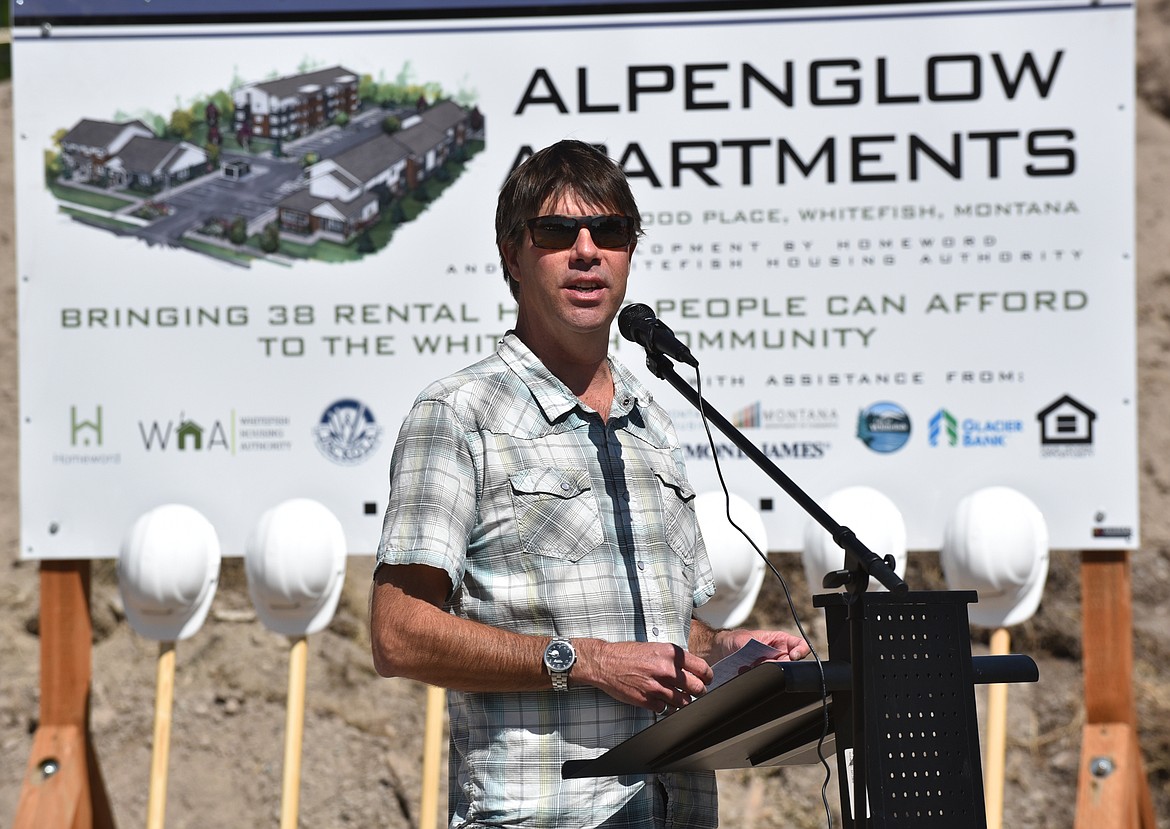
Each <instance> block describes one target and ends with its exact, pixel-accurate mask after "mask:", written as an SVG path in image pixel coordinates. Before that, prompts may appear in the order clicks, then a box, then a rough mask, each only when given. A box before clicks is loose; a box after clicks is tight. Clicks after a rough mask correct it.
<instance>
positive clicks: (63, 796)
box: [12, 560, 114, 829]
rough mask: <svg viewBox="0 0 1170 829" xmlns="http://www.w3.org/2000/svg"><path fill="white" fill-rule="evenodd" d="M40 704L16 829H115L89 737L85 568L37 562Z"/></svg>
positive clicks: (88, 628) (89, 641) (89, 639)
mask: <svg viewBox="0 0 1170 829" xmlns="http://www.w3.org/2000/svg"><path fill="white" fill-rule="evenodd" d="M40 578H41V584H40V588H41V610H40V639H41V703H40V723H39V725H38V727H37V733H36V736H35V737H34V738H33V745H32V752H31V754H30V755H29V761H28V766H27V769H26V771H25V777H24V783H23V784H22V786H21V790H20V803H19V805H18V806H17V810H16V818H15V820H14V821H13V823H12V826H13V829H113V826H114V818H113V812H112V811H111V809H110V802H109V797H108V795H107V794H106V787H105V782H104V781H103V779H102V774H101V769H100V767H99V766H98V761H97V754H96V753H95V752H94V750H93V743H92V742H91V740H90V736H89V686H90V679H91V676H92V666H93V622H92V621H91V618H90V610H89V581H90V563H89V562H88V561H84V560H78V561H43V562H41V573H40Z"/></svg>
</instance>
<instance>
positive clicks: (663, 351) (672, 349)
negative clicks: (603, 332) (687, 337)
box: [618, 302, 699, 368]
mask: <svg viewBox="0 0 1170 829" xmlns="http://www.w3.org/2000/svg"><path fill="white" fill-rule="evenodd" d="M618 331H619V332H620V333H621V335H622V336H623V337H625V338H626V339H627V340H629V341H630V342H632V343H637V344H638V345H640V346H642V348H644V349H646V351H647V353H649V354H660V355H662V356H663V357H670V358H671V359H672V360H678V361H679V362H680V363H686V364H687V365H689V366H694V367H695V368H698V367H699V361H698V360H696V359H695V356H694V355H693V354H691V350H690V349H689V348H687V347H686V346H685V345H683V344H682V343H681V342H680V341H679V339H678V337H676V336H675V335H674V332H673V331H671V330H670V328H668V327H667V326H666V323H664V322H662V321H661V320H660V319H658V317H656V316H654V311H653V309H651V308H650V306H649V305H643V304H642V303H640V302H636V303H634V304H633V305H627V306H626V307H625V308H623V309H622V312H621V313H620V314H618Z"/></svg>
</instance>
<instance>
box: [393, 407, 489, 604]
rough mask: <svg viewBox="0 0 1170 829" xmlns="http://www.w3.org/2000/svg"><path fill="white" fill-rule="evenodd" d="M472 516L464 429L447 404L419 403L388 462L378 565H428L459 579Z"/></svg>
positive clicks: (470, 470)
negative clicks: (386, 489) (388, 485)
mask: <svg viewBox="0 0 1170 829" xmlns="http://www.w3.org/2000/svg"><path fill="white" fill-rule="evenodd" d="M475 515H476V495H475V472H474V463H473V462H472V457H471V451H470V448H469V445H468V440H467V434H466V430H465V429H464V428H463V426H462V424H461V423H460V422H459V419H458V417H457V416H456V414H455V412H454V411H453V410H452V409H451V407H450V406H449V405H447V404H446V403H443V402H442V401H437V400H420V401H418V402H417V403H416V404H415V405H414V407H413V408H412V409H411V411H410V414H408V415H407V417H406V420H405V421H404V422H403V424H402V429H401V431H400V432H399V433H398V441H397V442H396V443H395V445H394V454H393V456H392V458H391V460H390V497H389V499H388V502H387V504H386V515H385V519H384V520H383V523H382V537H381V540H380V542H379V544H378V555H377V563H378V565H381V564H426V565H429V566H431V567H437V568H439V569H442V570H445V571H446V572H447V575H448V576H449V577H450V579H451V586H452V588H455V587H456V586H457V585H458V584H459V583H460V581H462V579H463V573H464V570H465V566H466V558H467V542H468V539H469V537H470V535H471V530H472V526H473V524H474V521H475Z"/></svg>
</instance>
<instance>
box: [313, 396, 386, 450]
mask: <svg viewBox="0 0 1170 829" xmlns="http://www.w3.org/2000/svg"><path fill="white" fill-rule="evenodd" d="M313 438H314V440H315V441H316V443H317V448H318V449H320V450H321V454H322V455H324V456H325V457H327V458H328V459H329V460H331V461H333V462H334V463H338V464H341V465H343V466H352V465H353V464H358V463H361V462H362V461H364V460H366V459H367V458H369V457H370V455H372V454H374V451H375V450H376V449H377V448H378V444H379V443H381V442H382V427H381V426H379V425H378V424H377V422H376V421H375V420H374V414H373V412H371V411H370V410H369V408H368V407H367V406H366V404H365V403H362V402H361V401H359V400H338V401H337V402H336V403H334V404H333V405H332V406H330V407H329V408H328V409H326V410H325V413H324V414H322V415H321V420H320V421H318V423H317V425H316V427H314V429H313Z"/></svg>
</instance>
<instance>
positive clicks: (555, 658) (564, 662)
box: [544, 641, 577, 672]
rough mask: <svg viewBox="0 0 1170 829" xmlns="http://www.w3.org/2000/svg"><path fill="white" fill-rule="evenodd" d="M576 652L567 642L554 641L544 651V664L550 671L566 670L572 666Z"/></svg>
mask: <svg viewBox="0 0 1170 829" xmlns="http://www.w3.org/2000/svg"><path fill="white" fill-rule="evenodd" d="M576 658H577V654H576V653H574V652H573V646H572V645H570V644H569V643H568V642H561V641H555V642H553V643H552V644H550V645H549V646H548V649H547V650H546V651H545V652H544V664H545V665H548V669H549V670H550V671H558V672H560V671H567V670H569V668H571V667H573V662H574V660H575V659H576Z"/></svg>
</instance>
